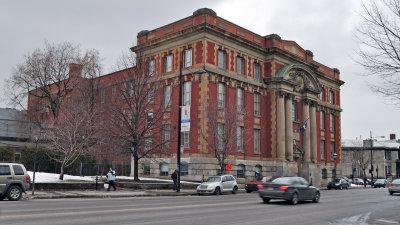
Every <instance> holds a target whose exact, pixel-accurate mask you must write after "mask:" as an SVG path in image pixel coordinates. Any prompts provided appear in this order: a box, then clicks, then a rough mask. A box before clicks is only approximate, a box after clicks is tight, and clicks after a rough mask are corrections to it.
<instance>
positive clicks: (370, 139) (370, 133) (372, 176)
mask: <svg viewBox="0 0 400 225" xmlns="http://www.w3.org/2000/svg"><path fill="white" fill-rule="evenodd" d="M369 137H370V138H369V141H370V144H371V168H370V170H369V173H370V174H371V184H372V182H374V165H373V164H372V161H373V155H372V145H373V140H372V131H369ZM384 137H385V136H377V137H374V138H384ZM377 167H378V166H377ZM376 171H377V172H378V169H377V170H376Z"/></svg>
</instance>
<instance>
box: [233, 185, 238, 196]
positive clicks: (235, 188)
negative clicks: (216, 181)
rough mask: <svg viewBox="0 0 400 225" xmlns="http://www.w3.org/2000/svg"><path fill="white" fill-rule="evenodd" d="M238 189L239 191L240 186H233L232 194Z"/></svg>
mask: <svg viewBox="0 0 400 225" xmlns="http://www.w3.org/2000/svg"><path fill="white" fill-rule="evenodd" d="M237 191H238V187H237V186H235V187H233V190H232V194H236V193H237Z"/></svg>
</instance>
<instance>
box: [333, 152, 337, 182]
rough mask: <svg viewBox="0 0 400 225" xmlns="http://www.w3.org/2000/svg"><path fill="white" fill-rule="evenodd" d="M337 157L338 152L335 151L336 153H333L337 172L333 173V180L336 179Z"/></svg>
mask: <svg viewBox="0 0 400 225" xmlns="http://www.w3.org/2000/svg"><path fill="white" fill-rule="evenodd" d="M336 157H337V154H336V152H335V153H333V160H334V161H335V173H334V174H333V180H336Z"/></svg>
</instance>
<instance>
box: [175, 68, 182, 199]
mask: <svg viewBox="0 0 400 225" xmlns="http://www.w3.org/2000/svg"><path fill="white" fill-rule="evenodd" d="M178 114H179V118H178V151H177V153H176V164H177V166H178V174H177V187H176V192H180V191H181V120H182V61H181V62H180V64H179V113H178Z"/></svg>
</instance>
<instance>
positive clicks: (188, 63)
mask: <svg viewBox="0 0 400 225" xmlns="http://www.w3.org/2000/svg"><path fill="white" fill-rule="evenodd" d="M184 59H185V68H186V67H190V66H192V49H186V50H185V51H184Z"/></svg>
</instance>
